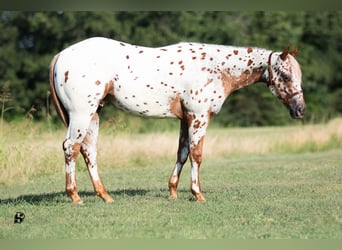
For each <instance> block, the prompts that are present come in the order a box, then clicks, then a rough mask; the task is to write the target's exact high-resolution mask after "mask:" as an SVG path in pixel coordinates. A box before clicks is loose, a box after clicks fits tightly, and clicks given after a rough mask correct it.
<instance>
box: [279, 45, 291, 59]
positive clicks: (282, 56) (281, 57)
mask: <svg viewBox="0 0 342 250" xmlns="http://www.w3.org/2000/svg"><path fill="white" fill-rule="evenodd" d="M289 50H290V45H287V46H286V47H285V49H284V51H283V53H281V55H280V59H281V60H283V61H284V60H285V59H286V57H287V55H288V54H289Z"/></svg>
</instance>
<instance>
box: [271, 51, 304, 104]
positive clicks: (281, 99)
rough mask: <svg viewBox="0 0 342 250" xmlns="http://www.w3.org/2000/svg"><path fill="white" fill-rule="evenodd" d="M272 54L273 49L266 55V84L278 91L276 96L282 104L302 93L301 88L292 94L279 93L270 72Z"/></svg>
mask: <svg viewBox="0 0 342 250" xmlns="http://www.w3.org/2000/svg"><path fill="white" fill-rule="evenodd" d="M272 55H273V51H272V52H271V53H270V55H269V57H268V62H267V69H268V83H267V86H273V87H274V88H275V89H276V91H277V93H278V96H277V97H278V98H279V99H280V101H281V102H282V103H284V104H287V103H288V101H289V99H291V98H292V97H294V96H295V95H299V94H302V93H303V90H300V91H297V92H294V93H292V94H289V95H286V96H285V97H282V96H281V94H280V90H279V88H278V86H277V84H275V82H274V81H273V73H272V64H271V57H272Z"/></svg>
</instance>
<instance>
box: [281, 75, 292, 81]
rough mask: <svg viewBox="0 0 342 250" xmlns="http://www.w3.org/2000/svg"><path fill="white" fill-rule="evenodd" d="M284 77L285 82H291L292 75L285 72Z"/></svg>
mask: <svg viewBox="0 0 342 250" xmlns="http://www.w3.org/2000/svg"><path fill="white" fill-rule="evenodd" d="M282 77H283V80H284V82H289V81H291V76H289V75H287V74H283V75H282Z"/></svg>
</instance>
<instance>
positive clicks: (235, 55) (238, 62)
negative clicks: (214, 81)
mask: <svg viewBox="0 0 342 250" xmlns="http://www.w3.org/2000/svg"><path fill="white" fill-rule="evenodd" d="M218 48H219V52H217V54H216V55H217V56H216V60H217V61H218V65H219V69H218V70H219V71H220V72H221V78H222V81H223V84H224V87H225V93H226V94H227V95H228V94H230V93H231V92H233V91H235V90H237V89H240V88H243V87H245V86H249V85H251V84H253V83H255V82H260V81H263V82H264V81H266V80H267V79H266V78H267V76H265V74H267V67H268V58H269V55H270V53H271V51H269V50H266V49H260V48H250V47H231V46H223V47H218Z"/></svg>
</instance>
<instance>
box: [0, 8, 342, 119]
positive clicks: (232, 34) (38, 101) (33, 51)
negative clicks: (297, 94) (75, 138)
mask: <svg viewBox="0 0 342 250" xmlns="http://www.w3.org/2000/svg"><path fill="white" fill-rule="evenodd" d="M0 30H1V31H2V32H1V33H2V34H1V36H0V44H1V47H0V94H1V95H0V97H1V98H0V101H1V104H2V105H1V106H2V108H1V115H2V116H4V118H5V119H6V120H13V119H20V118H21V117H24V116H25V115H26V116H30V117H31V118H34V119H35V120H41V119H45V118H46V117H50V115H51V116H52V118H53V119H52V120H53V121H57V120H58V119H57V118H56V113H55V112H54V109H53V107H52V105H51V103H50V101H49V84H48V66H49V63H50V60H51V59H52V57H53V55H54V54H56V53H57V52H59V51H60V50H62V49H63V48H65V47H67V46H69V45H71V44H72V43H75V42H77V41H80V40H82V39H85V38H88V37H92V36H105V37H109V38H113V39H117V40H122V41H125V42H129V43H134V44H139V45H145V46H162V45H167V44H171V43H177V42H179V41H198V42H203V43H216V44H226V45H238V46H255V47H264V48H268V49H272V50H275V51H280V50H282V49H283V48H284V47H285V46H286V45H287V44H291V45H292V47H294V46H296V45H300V47H301V50H300V53H299V54H298V56H297V59H298V61H299V62H300V64H301V66H302V71H303V88H304V93H305V98H306V102H307V115H306V118H305V121H307V122H322V121H326V120H328V119H330V118H333V117H336V116H339V115H341V113H342V88H341V85H342V53H341V52H342V12H341V11H321V12H318V11H317V12H303V11H301V12H279V11H272V12H251V11H249V12H1V13H0ZM104 111H105V112H104V114H103V115H104V116H105V117H107V119H108V118H109V117H114V116H115V113H116V115H119V116H120V117H124V119H132V118H131V117H130V116H127V115H124V114H122V113H120V111H117V110H116V109H114V111H113V109H111V111H110V112H111V113H110V114H109V112H108V111H109V109H107V108H106V109H104ZM113 112H114V116H113ZM214 121H215V122H216V123H217V124H219V125H222V126H250V125H257V126H261V125H283V124H289V123H291V122H293V121H292V120H291V119H290V118H289V115H288V112H287V110H286V109H285V108H284V107H283V106H282V105H281V104H280V103H279V101H278V100H277V99H276V98H274V97H273V96H272V95H271V94H270V93H269V91H268V90H267V89H266V88H265V86H264V85H263V84H255V85H253V86H251V87H249V88H245V89H242V90H239V91H238V92H235V93H233V94H232V95H231V97H230V98H229V99H228V101H227V102H226V103H225V105H224V107H223V109H222V111H221V113H220V115H219V116H217V117H216V118H215V119H214Z"/></svg>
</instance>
